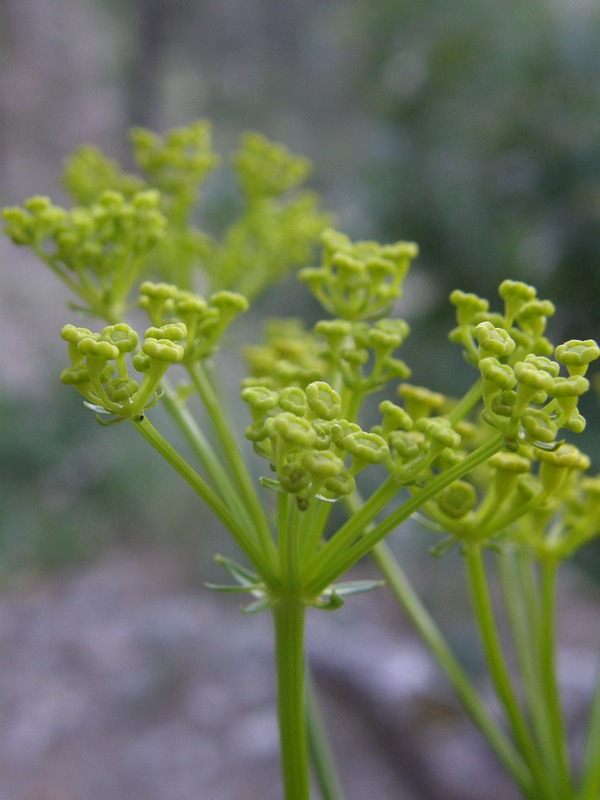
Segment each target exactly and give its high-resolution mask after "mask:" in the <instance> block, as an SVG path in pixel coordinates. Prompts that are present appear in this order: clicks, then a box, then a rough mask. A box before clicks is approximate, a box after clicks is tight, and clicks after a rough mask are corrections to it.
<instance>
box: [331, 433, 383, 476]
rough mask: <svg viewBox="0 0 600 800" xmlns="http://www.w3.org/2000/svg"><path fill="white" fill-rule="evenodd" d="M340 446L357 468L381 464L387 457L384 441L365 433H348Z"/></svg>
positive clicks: (375, 435)
mask: <svg viewBox="0 0 600 800" xmlns="http://www.w3.org/2000/svg"><path fill="white" fill-rule="evenodd" d="M340 446H341V447H342V448H343V449H344V450H345V451H346V452H347V453H350V455H351V456H352V458H353V459H355V460H356V461H357V462H358V466H359V468H362V467H363V466H364V465H365V464H381V463H382V462H383V461H385V459H386V458H387V456H388V455H389V449H388V446H387V444H386V442H385V439H383V438H382V437H381V436H378V435H377V434H376V433H368V432H366V431H357V432H356V433H349V434H348V435H347V436H344V438H343V439H342V441H341V443H340ZM361 462H364V464H363V463H361ZM353 466H355V465H353Z"/></svg>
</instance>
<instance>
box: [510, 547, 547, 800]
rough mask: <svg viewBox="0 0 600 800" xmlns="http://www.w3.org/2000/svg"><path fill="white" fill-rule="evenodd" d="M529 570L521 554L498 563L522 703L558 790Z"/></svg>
mask: <svg viewBox="0 0 600 800" xmlns="http://www.w3.org/2000/svg"><path fill="white" fill-rule="evenodd" d="M525 561H527V564H525V563H524V562H525ZM526 566H528V567H530V569H526ZM531 567H532V564H531V559H530V557H529V556H528V555H526V554H524V553H510V552H509V553H505V554H503V556H502V558H499V559H498V572H499V576H500V580H501V584H502V589H503V597H504V603H505V606H506V611H507V615H508V621H509V624H510V628H511V633H512V640H513V644H514V648H515V653H516V657H517V664H518V667H519V673H520V676H521V681H522V686H523V694H524V700H525V702H526V707H527V710H528V712H529V717H530V720H531V725H532V729H533V733H534V735H535V738H536V741H537V744H538V747H539V749H540V753H541V756H542V758H543V760H544V763H545V765H546V770H547V772H548V775H550V776H551V777H552V780H553V782H554V783H555V784H556V785H557V786H558V785H559V783H560V775H559V773H560V766H559V764H558V760H557V759H556V755H555V751H554V747H553V742H552V732H551V722H550V710H549V708H548V705H547V703H546V699H545V697H544V691H543V688H542V684H541V680H543V678H540V675H541V672H542V669H543V666H542V662H541V660H540V658H539V655H540V647H539V632H540V625H539V619H540V598H539V595H538V593H537V590H536V587H537V576H536V575H535V574H534V571H533V569H531Z"/></svg>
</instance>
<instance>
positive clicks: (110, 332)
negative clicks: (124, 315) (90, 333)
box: [102, 322, 139, 353]
mask: <svg viewBox="0 0 600 800" xmlns="http://www.w3.org/2000/svg"><path fill="white" fill-rule="evenodd" d="M102 337H103V338H104V339H106V340H109V341H111V342H112V343H113V344H114V345H115V346H116V347H117V348H118V349H119V352H120V353H130V352H131V351H132V350H135V348H136V347H137V344H138V338H139V337H138V335H137V333H136V332H135V331H134V330H133V328H130V327H129V325H127V324H126V323H125V322H119V323H117V324H116V325H108V326H107V327H106V328H103V330H102Z"/></svg>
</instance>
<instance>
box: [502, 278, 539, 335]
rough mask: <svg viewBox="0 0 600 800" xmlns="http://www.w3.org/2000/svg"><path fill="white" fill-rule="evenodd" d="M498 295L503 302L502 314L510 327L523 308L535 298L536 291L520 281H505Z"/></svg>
mask: <svg viewBox="0 0 600 800" xmlns="http://www.w3.org/2000/svg"><path fill="white" fill-rule="evenodd" d="M498 294H499V295H500V297H501V298H502V299H503V300H504V313H505V316H506V319H507V321H508V324H509V325H511V324H512V322H513V320H514V319H515V317H516V316H517V314H518V313H519V311H520V310H521V309H522V308H523V306H524V305H525V304H526V303H529V302H531V301H532V300H533V299H534V298H535V296H536V290H535V288H534V287H533V286H528V285H527V284H526V283H522V281H511V280H505V281H502V283H501V284H500V286H499V288H498Z"/></svg>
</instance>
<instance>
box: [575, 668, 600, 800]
mask: <svg viewBox="0 0 600 800" xmlns="http://www.w3.org/2000/svg"><path fill="white" fill-rule="evenodd" d="M581 776H582V778H581V789H580V791H579V794H578V795H577V800H598V797H600V659H599V660H598V672H597V675H596V691H595V694H594V701H593V703H592V706H591V710H590V718H589V724H588V730H587V736H586V743H585V751H584V754H583V760H582V764H581Z"/></svg>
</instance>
